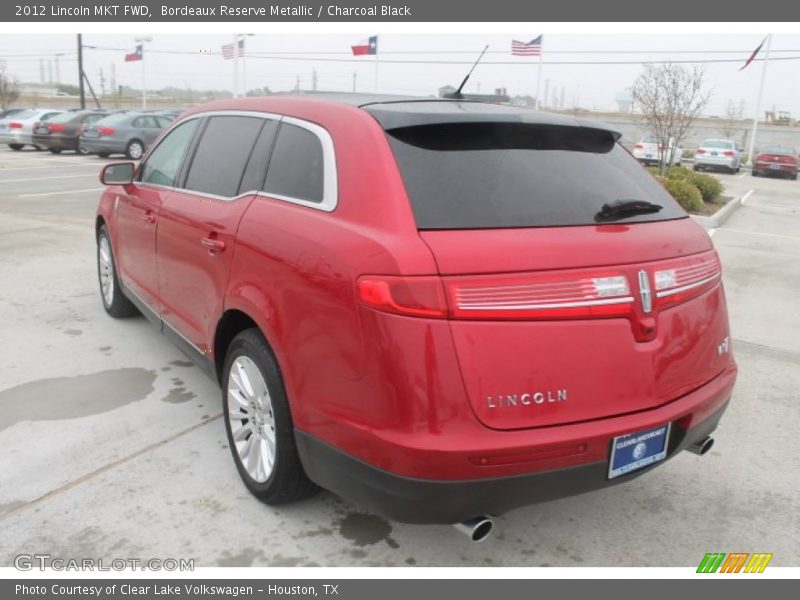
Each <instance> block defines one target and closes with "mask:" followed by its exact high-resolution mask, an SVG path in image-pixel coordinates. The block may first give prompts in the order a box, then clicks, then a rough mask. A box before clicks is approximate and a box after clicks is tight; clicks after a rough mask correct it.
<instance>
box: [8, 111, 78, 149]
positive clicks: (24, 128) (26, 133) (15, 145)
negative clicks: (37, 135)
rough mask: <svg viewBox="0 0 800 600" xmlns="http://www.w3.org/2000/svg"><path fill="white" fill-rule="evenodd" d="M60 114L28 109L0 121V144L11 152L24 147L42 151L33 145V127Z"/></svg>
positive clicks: (59, 112) (58, 112)
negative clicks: (4, 145) (7, 147)
mask: <svg viewBox="0 0 800 600" xmlns="http://www.w3.org/2000/svg"><path fill="white" fill-rule="evenodd" d="M62 112H64V111H63V110H57V109H54V108H28V109H26V110H23V111H20V112H16V113H12V114H11V115H9V116H8V117H6V118H5V119H0V144H8V146H9V148H11V149H12V150H22V149H23V148H24V147H25V146H33V147H34V148H36V149H37V150H44V148H42V147H41V146H37V145H36V144H34V143H33V140H32V136H33V126H34V125H35V124H36V123H38V122H40V121H46V120H47V119H49V118H50V117H53V116H55V115H58V114H61V113H62Z"/></svg>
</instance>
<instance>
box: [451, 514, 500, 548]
mask: <svg viewBox="0 0 800 600" xmlns="http://www.w3.org/2000/svg"><path fill="white" fill-rule="evenodd" d="M453 527H455V528H456V530H457V531H460V532H461V533H463V534H464V535H466V536H467V537H468V538H469V539H470V541H473V542H475V543H478V542H482V541H483V540H485V539H486V538H488V537H489V536H490V535H491V533H492V529H494V520H493V519H492V517H487V516H486V515H481V516H480V517H475V518H474V519H469V520H467V521H464V522H463V523H456V524H455V525H453Z"/></svg>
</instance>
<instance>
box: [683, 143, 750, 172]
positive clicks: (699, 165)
mask: <svg viewBox="0 0 800 600" xmlns="http://www.w3.org/2000/svg"><path fill="white" fill-rule="evenodd" d="M740 161H741V154H740V152H739V149H738V147H737V146H736V142H734V141H733V140H705V141H704V142H703V143H702V144H700V147H699V148H697V149H696V150H695V151H694V170H695V171H701V170H705V169H720V170H723V171H727V172H728V173H738V172H739V169H740V166H741V165H740Z"/></svg>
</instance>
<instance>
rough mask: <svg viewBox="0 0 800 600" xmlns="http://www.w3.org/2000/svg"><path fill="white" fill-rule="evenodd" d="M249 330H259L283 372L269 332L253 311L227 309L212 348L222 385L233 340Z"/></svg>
mask: <svg viewBox="0 0 800 600" xmlns="http://www.w3.org/2000/svg"><path fill="white" fill-rule="evenodd" d="M247 329H257V330H258V332H259V333H260V334H261V335H262V337H263V338H264V341H265V343H266V344H267V347H268V349H269V351H270V352H271V353H272V355H273V356H274V357H275V360H276V362H277V363H278V369H279V371H281V372H282V371H283V370H282V369H281V368H280V358H279V357H278V354H277V352H276V351H275V348H274V346H273V344H272V342H271V341H270V336H269V335H268V334H267V331H265V328H264V327H263V326H262V324H260V323H259V322H258V321H257V320H256V318H254V317H252V316H251V311H248V310H246V309H243V308H241V307H230V308H227V309H226V310H225V312H224V313H223V314H222V316H221V317H220V319H219V321H218V322H217V327H216V329H215V331H214V341H213V347H212V349H213V352H214V355H213V358H214V371H215V374H216V376H217V381H219V382H220V383H222V380H223V373H222V368H223V366H224V364H225V355H226V354H227V352H228V348H229V347H230V345H231V342H232V341H233V339H234V338H235V337H236V336H237V335H238V334H240V333H241V332H242V331H245V330H247ZM284 384H285V382H284Z"/></svg>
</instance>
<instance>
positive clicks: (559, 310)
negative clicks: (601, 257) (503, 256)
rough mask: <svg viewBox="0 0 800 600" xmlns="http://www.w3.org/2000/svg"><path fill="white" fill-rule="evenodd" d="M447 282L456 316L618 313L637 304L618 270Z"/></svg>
mask: <svg viewBox="0 0 800 600" xmlns="http://www.w3.org/2000/svg"><path fill="white" fill-rule="evenodd" d="M446 286H447V292H448V301H449V303H450V314H451V316H452V317H453V318H456V319H576V318H590V317H595V318H596V317H615V316H624V315H628V314H629V313H630V312H631V306H632V303H633V297H632V296H631V292H630V287H629V285H628V279H627V278H626V277H625V276H624V275H622V274H621V273H616V272H611V273H597V272H592V273H587V272H582V273H572V274H562V275H558V276H553V275H532V276H524V277H508V276H488V277H479V278H478V277H463V278H462V277H452V278H448V280H447V282H446Z"/></svg>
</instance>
